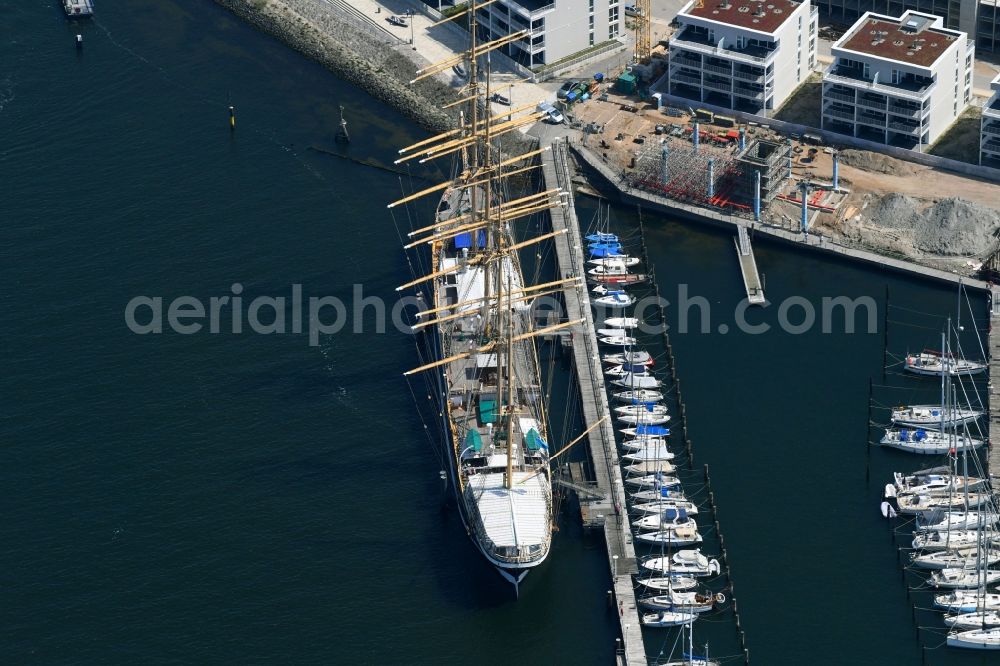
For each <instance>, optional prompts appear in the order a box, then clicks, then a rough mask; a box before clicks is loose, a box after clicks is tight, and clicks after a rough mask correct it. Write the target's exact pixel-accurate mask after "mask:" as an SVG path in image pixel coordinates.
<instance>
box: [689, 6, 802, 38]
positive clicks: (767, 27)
mask: <svg viewBox="0 0 1000 666" xmlns="http://www.w3.org/2000/svg"><path fill="white" fill-rule="evenodd" d="M798 6H799V3H798V2H791V0H704V2H702V6H701V7H700V8H699V7H698V6H697V3H696V4H694V5H692V6H691V8H690V9H688V10H687V11H686V12H684V13H685V14H687V15H689V16H697V17H698V18H703V19H710V20H712V21H718V22H720V23H726V24H728V25H734V26H737V27H740V28H749V29H750V30H760V31H761V32H774V31H775V30H777V29H778V28H779V27H781V24H782V23H784V22H785V21H786V20H787V19H788V17H789V16H791V15H792V12H794V11H795V9H796V8H797V7H798Z"/></svg>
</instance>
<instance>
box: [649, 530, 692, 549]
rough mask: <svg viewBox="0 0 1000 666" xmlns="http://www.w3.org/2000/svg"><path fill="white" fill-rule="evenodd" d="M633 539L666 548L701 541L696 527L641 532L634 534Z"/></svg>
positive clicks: (682, 546) (681, 546)
mask: <svg viewBox="0 0 1000 666" xmlns="http://www.w3.org/2000/svg"><path fill="white" fill-rule="evenodd" d="M635 540H636V541H641V542H642V543H648V544H651V545H654V546H662V547H666V548H684V547H686V546H697V545H698V544H700V543H701V542H702V536H701V534H700V533H699V532H698V530H697V529H695V528H693V527H685V528H684V529H680V530H657V531H655V532H642V533H640V534H636V535H635Z"/></svg>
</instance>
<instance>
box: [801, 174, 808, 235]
mask: <svg viewBox="0 0 1000 666" xmlns="http://www.w3.org/2000/svg"><path fill="white" fill-rule="evenodd" d="M799 187H800V188H801V189H802V233H804V234H807V233H809V185H807V184H806V183H802V184H801V185H799Z"/></svg>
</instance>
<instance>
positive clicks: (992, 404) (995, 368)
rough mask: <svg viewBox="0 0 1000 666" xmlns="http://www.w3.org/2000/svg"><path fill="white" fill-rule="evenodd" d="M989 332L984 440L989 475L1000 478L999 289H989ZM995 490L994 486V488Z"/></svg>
mask: <svg viewBox="0 0 1000 666" xmlns="http://www.w3.org/2000/svg"><path fill="white" fill-rule="evenodd" d="M989 294H990V332H989V338H988V343H987V349H988V350H989V351H988V353H989V358H988V359H987V361H988V362H989V364H990V368H989V373H990V380H989V385H988V389H987V390H988V391H989V417H990V418H989V423H988V424H987V428H988V430H987V432H986V439H987V441H988V442H989V446H990V450H989V454H988V455H989V459H988V465H989V473H990V476H993V477H1000V442H998V441H996V440H994V439H993V433H994V432H997V433H1000V287H994V288H992V289H990V291H989ZM994 488H996V486H994Z"/></svg>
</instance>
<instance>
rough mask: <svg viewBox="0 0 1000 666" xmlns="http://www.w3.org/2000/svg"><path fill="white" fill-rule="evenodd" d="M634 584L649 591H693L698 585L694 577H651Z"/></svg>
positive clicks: (639, 579)
mask: <svg viewBox="0 0 1000 666" xmlns="http://www.w3.org/2000/svg"><path fill="white" fill-rule="evenodd" d="M635 582H636V583H638V584H639V585H642V586H643V587H646V588H649V589H650V590H693V589H694V588H696V587H698V585H699V583H698V579H697V578H695V577H694V576H651V577H650V578H638V579H636V581H635Z"/></svg>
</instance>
